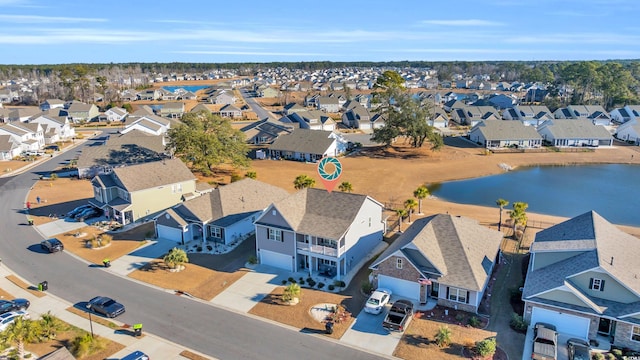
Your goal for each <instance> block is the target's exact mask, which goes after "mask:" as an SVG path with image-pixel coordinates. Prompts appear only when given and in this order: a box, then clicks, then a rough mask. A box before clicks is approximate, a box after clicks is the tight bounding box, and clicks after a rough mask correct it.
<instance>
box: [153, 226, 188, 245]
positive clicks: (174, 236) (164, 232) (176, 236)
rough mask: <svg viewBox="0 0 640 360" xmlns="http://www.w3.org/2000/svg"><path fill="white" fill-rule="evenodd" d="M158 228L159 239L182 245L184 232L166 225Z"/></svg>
mask: <svg viewBox="0 0 640 360" xmlns="http://www.w3.org/2000/svg"><path fill="white" fill-rule="evenodd" d="M157 228H158V238H160V239H167V240H172V241H175V242H178V243H182V230H180V229H176V228H172V227H168V226H164V225H158V226H157Z"/></svg>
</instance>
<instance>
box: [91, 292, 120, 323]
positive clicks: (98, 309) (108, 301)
mask: <svg viewBox="0 0 640 360" xmlns="http://www.w3.org/2000/svg"><path fill="white" fill-rule="evenodd" d="M87 307H88V308H89V310H91V311H93V312H95V313H98V314H102V315H104V316H106V317H109V318H114V317H116V316H118V315H120V314H122V313H124V305H122V304H120V303H119V302H117V301H115V300H113V299H112V298H110V297H106V296H96V297H94V298H93V299H91V300H89V305H88V306H87Z"/></svg>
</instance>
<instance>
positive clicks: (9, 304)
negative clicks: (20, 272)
mask: <svg viewBox="0 0 640 360" xmlns="http://www.w3.org/2000/svg"><path fill="white" fill-rule="evenodd" d="M30 305H31V303H30V302H29V300H27V299H22V298H18V299H13V300H0V314H4V313H8V312H11V311H18V310H27V309H28V308H29V306H30Z"/></svg>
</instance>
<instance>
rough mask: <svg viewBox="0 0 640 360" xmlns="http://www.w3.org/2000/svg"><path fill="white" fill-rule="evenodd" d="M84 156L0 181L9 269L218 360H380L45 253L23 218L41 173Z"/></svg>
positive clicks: (2, 244) (0, 246)
mask: <svg viewBox="0 0 640 360" xmlns="http://www.w3.org/2000/svg"><path fill="white" fill-rule="evenodd" d="M79 149H80V148H76V149H73V150H71V151H69V152H67V153H64V154H61V155H59V156H57V157H55V158H53V159H52V160H50V161H48V162H45V163H42V164H40V165H38V166H37V167H35V168H33V169H31V170H29V171H27V172H26V173H23V174H21V175H17V176H15V177H11V178H2V179H0V204H2V207H1V208H0V228H1V229H3V231H2V236H1V237H0V258H1V259H2V263H3V264H5V265H6V266H8V267H9V268H11V269H12V270H13V271H14V272H16V273H17V274H19V275H20V276H21V277H23V278H24V279H25V280H26V281H28V282H29V283H31V284H37V283H39V282H41V281H43V280H47V281H48V282H49V292H50V293H52V294H55V295H56V296H58V297H60V298H62V299H65V300H67V301H69V302H71V303H73V304H79V303H83V302H86V301H88V300H89V299H91V298H92V297H94V296H96V295H105V296H110V297H113V298H115V299H116V300H118V301H119V302H121V303H123V304H125V306H126V307H127V312H126V313H125V314H123V315H122V316H120V317H119V318H118V320H120V321H122V322H125V323H128V324H132V323H143V324H144V330H145V331H149V332H151V333H153V334H155V335H158V336H160V337H163V338H165V339H169V340H171V341H173V342H175V343H177V344H180V345H182V346H185V347H187V348H191V349H194V350H197V351H199V352H202V353H204V354H207V355H210V356H213V357H216V358H219V359H256V360H264V359H265V358H267V359H268V358H275V357H278V358H282V359H295V358H301V357H302V358H305V359H312V360H315V359H318V360H319V359H350V360H356V359H376V358H380V359H382V358H383V357H379V356H376V355H373V354H371V353H367V352H364V351H360V350H357V349H355V348H351V347H348V346H345V345H342V344H340V343H337V342H335V341H330V340H327V339H324V338H323V337H322V336H318V335H310V334H302V333H300V332H298V331H296V330H292V329H290V328H287V327H284V326H279V325H274V324H272V323H270V322H267V321H263V320H259V319H256V318H253V317H250V316H247V315H243V314H238V313H235V312H230V311H226V310H224V309H221V308H218V307H215V306H213V305H211V304H209V303H206V302H202V301H197V300H192V299H188V298H185V297H180V296H176V295H174V294H173V293H169V292H166V291H161V290H157V289H156V288H153V287H150V286H146V285H143V284H139V283H137V282H134V281H131V280H128V279H126V278H123V277H120V276H117V275H114V274H112V273H110V272H109V271H108V270H106V269H103V268H97V267H91V266H89V265H88V264H86V263H84V262H83V261H80V260H78V259H77V258H75V257H73V256H71V255H69V254H65V253H62V254H55V255H50V254H44V253H42V252H40V251H38V248H39V246H38V244H39V243H40V241H41V240H42V238H41V237H40V235H39V234H38V233H37V232H36V230H35V229H34V228H33V227H30V226H26V225H20V224H24V223H25V215H24V214H23V213H22V210H23V208H24V203H25V199H26V196H27V193H28V191H29V189H30V188H31V186H33V184H34V183H35V182H36V181H37V179H38V172H42V171H51V170H53V169H54V168H55V167H57V166H58V164H59V163H64V162H65V161H68V160H69V159H71V158H73V157H75V155H76V152H77V151H79Z"/></svg>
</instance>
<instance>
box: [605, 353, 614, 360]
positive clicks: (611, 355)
mask: <svg viewBox="0 0 640 360" xmlns="http://www.w3.org/2000/svg"><path fill="white" fill-rule="evenodd" d="M604 358H605V359H606V360H616V359H617V358H616V356H615V355H613V354H611V353H607V354H606V355H605V356H604Z"/></svg>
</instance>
